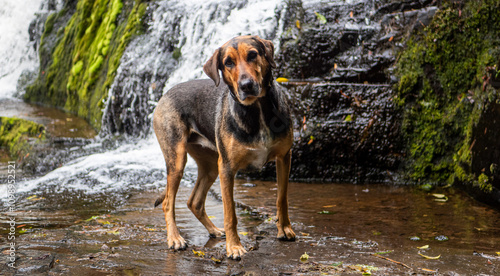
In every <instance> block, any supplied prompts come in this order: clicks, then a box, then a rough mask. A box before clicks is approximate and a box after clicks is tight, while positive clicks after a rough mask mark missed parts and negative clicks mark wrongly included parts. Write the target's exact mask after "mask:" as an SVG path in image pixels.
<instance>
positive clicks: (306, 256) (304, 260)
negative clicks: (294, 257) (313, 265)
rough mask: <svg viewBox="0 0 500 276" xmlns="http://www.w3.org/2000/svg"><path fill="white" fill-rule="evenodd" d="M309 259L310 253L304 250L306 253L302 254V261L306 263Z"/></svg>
mask: <svg viewBox="0 0 500 276" xmlns="http://www.w3.org/2000/svg"><path fill="white" fill-rule="evenodd" d="M307 260H309V255H307V252H304V254H302V256H300V261H301V262H303V263H305V262H307Z"/></svg>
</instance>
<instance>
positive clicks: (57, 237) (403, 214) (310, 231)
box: [1, 180, 500, 275]
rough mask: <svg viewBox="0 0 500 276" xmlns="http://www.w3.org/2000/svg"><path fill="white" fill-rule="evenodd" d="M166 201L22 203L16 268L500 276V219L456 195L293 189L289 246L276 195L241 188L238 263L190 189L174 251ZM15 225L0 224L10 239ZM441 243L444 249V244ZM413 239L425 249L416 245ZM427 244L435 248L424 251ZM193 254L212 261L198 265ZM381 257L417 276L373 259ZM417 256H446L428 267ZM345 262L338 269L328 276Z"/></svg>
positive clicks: (214, 213) (51, 196) (75, 198)
mask: <svg viewBox="0 0 500 276" xmlns="http://www.w3.org/2000/svg"><path fill="white" fill-rule="evenodd" d="M188 181H189V180H188ZM159 192H160V191H159V190H156V189H151V190H142V191H141V190H136V189H135V190H125V191H121V192H102V193H95V194H91V195H89V194H86V193H85V192H83V191H73V192H71V191H67V192H66V193H64V194H62V195H59V194H56V193H54V192H53V191H51V190H50V189H48V190H44V191H42V192H39V193H36V195H37V197H35V198H31V199H29V198H27V197H26V196H27V195H28V194H26V195H25V196H23V197H21V198H20V202H19V203H18V204H17V208H18V210H17V211H16V212H15V216H16V218H17V222H18V225H20V224H21V225H22V224H26V225H25V226H23V227H22V228H20V229H25V230H27V232H26V233H25V234H22V235H19V237H18V239H17V240H18V242H19V245H20V247H19V249H18V252H19V255H20V256H24V257H21V258H20V259H19V261H18V263H19V265H20V267H24V268H25V269H28V270H29V269H30V267H33V266H34V265H35V264H34V263H33V261H31V263H30V262H29V261H28V260H27V259H28V258H31V259H36V258H37V256H40V255H42V256H46V255H49V256H53V257H54V258H55V259H57V260H58V261H57V262H55V263H54V264H53V266H52V268H50V269H49V268H48V266H47V271H51V273H53V274H55V275H59V274H68V273H70V274H79V273H95V274H96V275H100V274H102V275H108V274H113V273H114V274H117V273H118V274H120V273H123V274H124V273H126V272H127V271H128V272H130V273H132V274H131V275H138V274H142V275H150V274H154V273H164V274H173V275H177V274H190V275H195V274H196V275H200V274H207V273H208V274H225V273H230V274H233V273H240V272H243V273H254V274H255V275H265V274H268V273H272V274H278V273H292V274H302V273H305V274H310V273H313V274H314V273H319V272H318V271H317V268H318V266H320V269H323V270H322V271H326V272H328V273H330V274H332V273H342V274H354V275H359V274H360V271H357V270H356V265H359V264H362V265H367V266H373V267H375V268H376V269H377V270H376V271H372V273H374V274H373V275H401V274H411V273H416V274H426V273H430V272H427V271H424V270H422V269H427V270H430V271H434V272H432V273H430V274H435V275H478V274H481V275H496V274H497V273H498V272H499V269H500V259H499V258H498V257H497V256H496V253H495V252H497V251H499V248H498V246H499V245H500V213H499V212H497V211H496V210H493V209H491V208H489V207H487V206H484V205H482V204H480V203H477V202H476V201H474V200H472V199H471V198H469V197H468V196H467V195H465V194H464V193H462V192H461V191H457V190H455V189H454V188H448V189H441V190H436V191H433V192H432V193H439V194H445V195H446V196H447V198H448V200H447V201H446V202H438V201H435V199H436V198H435V197H434V196H433V195H432V193H428V192H424V191H421V190H418V189H417V188H415V187H407V186H388V185H352V184H311V183H308V184H306V183H291V184H290V194H289V195H290V197H289V204H290V218H291V220H292V223H293V227H294V230H295V232H296V234H297V237H298V238H297V241H295V242H281V241H277V240H276V238H275V236H276V233H277V232H276V227H275V226H274V222H273V220H272V218H273V217H274V212H275V207H274V204H275V194H276V184H275V183H273V182H260V181H250V182H247V181H241V180H240V181H237V183H236V188H235V199H236V201H237V202H238V203H239V204H240V208H239V209H238V218H239V225H238V231H239V233H240V237H241V239H242V243H243V245H244V246H245V247H246V248H247V249H253V250H252V251H250V252H249V253H248V254H247V255H245V256H244V258H243V260H242V261H240V262H235V261H231V260H227V259H225V258H224V254H225V240H224V239H212V238H209V237H208V233H207V232H206V230H205V229H204V228H203V226H202V225H201V223H199V222H198V221H197V220H196V219H195V217H194V216H193V215H192V214H191V212H190V211H189V210H188V209H187V207H186V203H185V202H186V201H187V198H188V197H189V194H190V192H191V188H190V187H187V186H185V185H181V188H180V190H179V193H178V197H177V205H176V208H177V209H176V216H177V221H178V226H179V229H180V232H181V235H183V236H184V238H186V240H187V241H188V244H189V247H188V250H186V251H180V252H174V251H171V250H169V249H168V248H167V247H166V244H165V240H166V235H167V233H166V231H165V226H164V223H165V222H164V216H163V213H162V210H161V209H160V208H153V206H152V205H153V202H154V200H155V198H156V196H157V195H158V193H159ZM219 195H220V193H219V187H218V183H216V184H215V185H214V186H213V191H212V193H211V194H210V195H209V196H208V200H207V213H208V215H209V216H211V219H212V220H214V223H215V224H216V225H218V226H219V227H221V226H222V224H223V213H222V203H221V202H220V201H219V200H217V199H216V198H218V197H219ZM4 207H5V206H4ZM3 210H5V209H3ZM7 215H8V213H5V212H3V213H2V214H1V222H2V232H5V231H6V228H7V227H6V226H7V225H6V221H7V218H8V216H7ZM93 216H97V218H96V217H94V218H93ZM442 235H444V236H446V237H447V238H448V240H447V241H438V240H436V237H439V236H442ZM415 236H418V237H419V238H420V240H419V241H412V240H411V239H410V238H411V237H415ZM3 237H5V235H2V239H4V238H3ZM2 243H3V242H2ZM104 245H105V246H104ZM424 245H428V246H429V248H428V249H417V247H421V246H424ZM193 249H194V250H196V251H202V252H204V253H205V254H206V255H205V256H204V257H199V256H197V255H195V254H193V252H192V250H193ZM2 250H5V248H4V249H2ZM305 252H307V254H308V255H309V256H310V259H309V263H307V264H302V263H301V262H300V261H299V257H300V256H301V255H302V254H304V253H305ZM377 252H379V253H380V255H379V256H383V257H386V258H389V259H391V260H394V261H398V262H401V263H403V264H405V265H407V266H408V267H410V268H407V267H404V266H402V265H399V264H396V263H394V262H392V261H389V260H386V259H382V258H380V257H377V256H374V255H373V254H374V253H377ZM418 253H421V254H423V255H427V256H432V257H436V256H440V257H439V259H437V260H428V259H425V258H424V257H422V256H420V255H418ZM23 254H24V255H23ZM212 257H214V258H215V259H221V260H222V263H220V264H217V263H215V262H214V261H212V260H211V258H212ZM340 262H342V265H341V266H340V267H335V269H334V267H333V266H331V264H333V263H337V264H338V263H340ZM38 265H40V264H39V263H38ZM128 272H127V273H128ZM454 273H455V274H454Z"/></svg>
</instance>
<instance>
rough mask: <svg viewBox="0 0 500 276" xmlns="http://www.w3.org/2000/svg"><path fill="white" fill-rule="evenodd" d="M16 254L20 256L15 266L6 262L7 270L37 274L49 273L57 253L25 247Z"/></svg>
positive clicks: (14, 272)
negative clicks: (10, 265) (25, 248)
mask: <svg viewBox="0 0 500 276" xmlns="http://www.w3.org/2000/svg"><path fill="white" fill-rule="evenodd" d="M16 256H18V258H17V259H16V261H15V268H12V267H9V266H8V265H7V263H8V262H6V263H5V270H4V271H5V272H7V273H12V275H37V274H39V273H47V272H48V271H49V270H50V269H51V268H53V267H54V262H55V255H54V254H53V253H49V252H44V251H38V250H24V249H23V250H22V251H21V252H19V251H18V252H16ZM2 270H3V269H2Z"/></svg>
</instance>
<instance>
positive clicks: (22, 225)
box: [16, 224, 26, 228]
mask: <svg viewBox="0 0 500 276" xmlns="http://www.w3.org/2000/svg"><path fill="white" fill-rule="evenodd" d="M24 226H26V224H21V225H18V226H16V228H21V227H24Z"/></svg>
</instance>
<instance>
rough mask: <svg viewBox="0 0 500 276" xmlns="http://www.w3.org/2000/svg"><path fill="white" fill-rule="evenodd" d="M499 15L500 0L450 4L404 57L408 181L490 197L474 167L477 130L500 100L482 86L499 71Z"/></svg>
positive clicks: (400, 98) (400, 90)
mask: <svg viewBox="0 0 500 276" xmlns="http://www.w3.org/2000/svg"><path fill="white" fill-rule="evenodd" d="M499 10H500V2H499V1H496V0H482V1H463V2H456V1H445V3H443V6H442V8H441V9H440V10H439V11H438V12H437V13H436V15H435V17H434V19H433V21H432V23H431V24H430V25H429V26H427V27H426V28H425V30H424V31H423V33H420V34H417V35H415V36H413V37H412V38H411V39H410V41H409V42H408V43H407V48H406V49H405V50H404V51H403V52H402V53H401V54H400V56H399V59H398V64H397V66H398V74H399V77H400V81H399V83H398V84H397V87H396V90H397V96H396V102H397V103H398V106H399V107H400V108H401V110H402V113H403V116H404V119H403V133H404V136H405V139H406V141H407V154H408V156H407V158H406V159H407V160H408V161H407V177H408V178H410V179H412V180H415V181H426V182H429V181H430V182H438V183H454V182H456V181H461V182H468V183H476V184H479V186H480V188H481V189H482V190H483V191H488V190H489V191H491V185H490V186H489V184H488V176H487V175H485V174H484V173H482V174H480V175H477V173H476V174H475V173H474V172H472V170H471V166H470V164H471V149H472V147H473V139H472V133H473V130H474V127H475V126H476V124H477V122H478V120H479V119H480V117H481V114H482V112H483V110H484V109H485V108H486V107H487V106H488V105H489V104H490V103H495V102H497V101H498V99H499V95H498V91H497V90H495V89H494V88H492V87H491V86H488V85H486V82H485V78H486V72H487V70H488V68H495V66H496V68H498V66H499V64H498V62H499V60H500V36H498V34H499V33H500V13H499V12H498V11H499ZM485 173H486V174H488V173H489V172H485Z"/></svg>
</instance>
